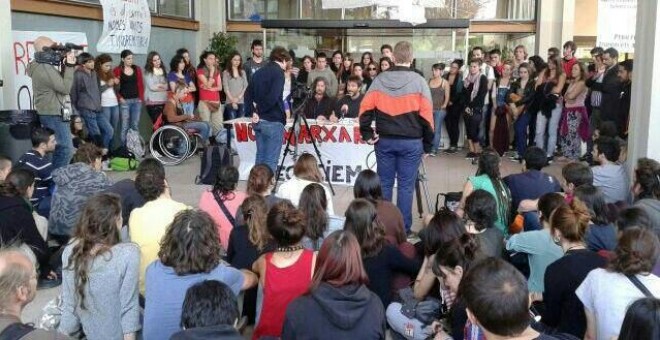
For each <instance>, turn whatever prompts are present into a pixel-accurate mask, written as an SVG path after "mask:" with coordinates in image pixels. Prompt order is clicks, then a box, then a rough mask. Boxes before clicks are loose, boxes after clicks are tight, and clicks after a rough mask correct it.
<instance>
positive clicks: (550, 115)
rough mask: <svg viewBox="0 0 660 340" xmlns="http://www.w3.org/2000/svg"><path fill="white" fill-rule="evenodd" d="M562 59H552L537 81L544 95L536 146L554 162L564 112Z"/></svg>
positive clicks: (537, 117)
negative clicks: (560, 121)
mask: <svg viewBox="0 0 660 340" xmlns="http://www.w3.org/2000/svg"><path fill="white" fill-rule="evenodd" d="M559 59H560V57H550V58H549V59H548V67H547V68H546V69H545V71H544V72H543V73H542V74H540V75H539V77H538V78H537V79H536V89H537V91H539V90H540V91H541V92H542V94H543V97H542V102H541V103H540V110H539V114H537V115H536V138H535V139H534V142H535V144H536V146H538V147H539V148H541V149H543V150H545V152H546V154H547V155H548V161H552V158H553V157H554V154H555V149H556V148H557V132H558V130H559V119H560V118H561V112H562V97H561V96H562V95H561V94H562V91H563V89H564V84H565V83H566V75H565V74H564V68H563V67H562V66H561V61H560V60H559Z"/></svg>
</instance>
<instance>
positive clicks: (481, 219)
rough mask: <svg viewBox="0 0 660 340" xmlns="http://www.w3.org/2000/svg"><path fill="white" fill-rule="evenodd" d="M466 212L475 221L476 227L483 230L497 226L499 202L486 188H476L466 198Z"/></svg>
mask: <svg viewBox="0 0 660 340" xmlns="http://www.w3.org/2000/svg"><path fill="white" fill-rule="evenodd" d="M465 213H466V214H467V216H468V217H469V218H470V220H472V222H474V227H475V229H477V230H479V231H481V230H484V229H486V228H492V227H494V226H495V221H496V220H497V202H496V201H495V197H493V195H491V194H490V193H489V192H488V191H486V190H482V189H479V190H475V191H473V192H472V193H471V194H470V196H468V197H467V198H466V199H465Z"/></svg>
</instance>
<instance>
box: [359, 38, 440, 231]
mask: <svg viewBox="0 0 660 340" xmlns="http://www.w3.org/2000/svg"><path fill="white" fill-rule="evenodd" d="M394 59H395V60H396V64H395V66H394V67H393V68H392V69H390V70H389V71H387V72H385V73H383V74H381V75H380V77H377V78H376V79H374V82H373V84H372V85H371V87H370V88H369V91H367V93H366V95H365V96H364V98H363V99H362V104H360V113H359V120H360V134H361V135H362V139H363V140H365V141H366V142H367V143H368V144H370V145H374V148H375V151H376V162H377V164H378V175H379V176H380V177H381V180H382V183H383V197H384V198H385V199H386V200H388V201H391V200H392V190H393V188H394V180H395V178H396V179H398V187H397V206H398V207H399V210H401V213H402V214H403V217H404V223H405V227H406V231H407V232H410V228H411V227H412V198H413V191H414V184H415V178H416V177H417V169H418V168H419V164H420V162H421V161H422V155H423V154H424V153H430V152H431V151H432V147H433V127H434V123H433V102H432V99H431V90H430V89H429V86H428V85H427V84H426V82H425V81H424V78H422V77H420V76H419V75H418V74H416V73H415V72H414V71H413V70H411V69H410V63H411V62H412V59H413V52H412V45H411V44H410V43H409V42H407V41H400V42H398V43H397V44H396V46H395V47H394ZM404 117H405V119H402V118H404ZM375 120H377V121H378V125H377V127H376V130H374V129H373V128H372V123H373V122H374V121H375Z"/></svg>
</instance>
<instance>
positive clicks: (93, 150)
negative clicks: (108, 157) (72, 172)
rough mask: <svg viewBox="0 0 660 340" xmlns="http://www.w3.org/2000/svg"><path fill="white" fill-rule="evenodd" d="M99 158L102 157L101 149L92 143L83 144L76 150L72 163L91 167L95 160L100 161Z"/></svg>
mask: <svg viewBox="0 0 660 340" xmlns="http://www.w3.org/2000/svg"><path fill="white" fill-rule="evenodd" d="M101 157H103V151H102V150H101V148H99V147H98V146H96V145H94V144H92V143H85V144H83V145H81V146H80V147H79V148H78V150H76V153H75V154H74V155H73V162H74V163H85V164H88V165H92V164H94V162H95V161H96V160H97V159H101Z"/></svg>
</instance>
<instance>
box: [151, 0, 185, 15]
mask: <svg viewBox="0 0 660 340" xmlns="http://www.w3.org/2000/svg"><path fill="white" fill-rule="evenodd" d="M192 13H193V8H192V1H191V0H159V1H158V14H161V15H168V16H174V17H184V18H192V17H193V15H192Z"/></svg>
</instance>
